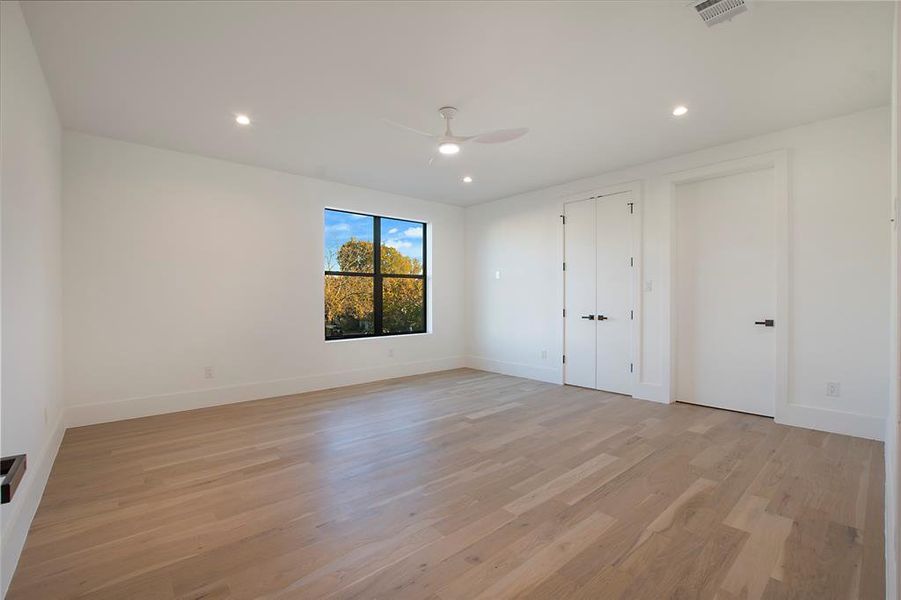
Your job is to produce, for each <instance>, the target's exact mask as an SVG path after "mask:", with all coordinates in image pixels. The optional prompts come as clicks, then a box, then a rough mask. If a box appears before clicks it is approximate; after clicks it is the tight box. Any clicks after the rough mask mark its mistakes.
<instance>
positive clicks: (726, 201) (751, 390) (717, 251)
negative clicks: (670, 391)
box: [675, 169, 784, 416]
mask: <svg viewBox="0 0 901 600" xmlns="http://www.w3.org/2000/svg"><path fill="white" fill-rule="evenodd" d="M675 219H676V256H675V266H676V289H675V293H676V303H677V304H676V357H675V363H676V364H675V366H676V399H677V400H679V401H682V402H691V403H695V404H704V405H707V406H715V407H719V408H727V409H731V410H739V411H742V412H749V413H754V414H759V415H767V416H773V414H774V406H775V393H776V392H775V390H776V385H775V361H776V337H775V335H774V328H772V327H765V326H761V325H755V321H763V320H765V319H772V318H774V315H775V312H776V250H775V249H776V243H775V235H776V232H775V196H774V190H773V171H772V169H765V170H760V171H754V172H750V173H740V174H736V175H730V176H726V177H718V178H715V179H708V180H704V181H699V182H694V183H688V184H680V185H678V186H677V188H676V207H675ZM775 326H776V327H779V326H784V324H780V323H778V322H777V323H775Z"/></svg>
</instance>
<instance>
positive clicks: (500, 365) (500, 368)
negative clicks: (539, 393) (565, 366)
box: [466, 356, 563, 384]
mask: <svg viewBox="0 0 901 600" xmlns="http://www.w3.org/2000/svg"><path fill="white" fill-rule="evenodd" d="M466 366H467V367H470V368H472V369H478V370H480V371H490V372H491V373H500V374H501V375H511V376H513V377H524V378H526V379H536V380H538V381H546V382H548V383H558V384H562V383H563V372H562V370H561V369H559V368H553V367H536V366H533V365H527V364H523V363H515V362H507V361H503V360H494V359H491V358H483V357H481V356H467V357H466Z"/></svg>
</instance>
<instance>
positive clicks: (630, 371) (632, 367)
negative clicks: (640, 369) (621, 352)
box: [629, 363, 635, 373]
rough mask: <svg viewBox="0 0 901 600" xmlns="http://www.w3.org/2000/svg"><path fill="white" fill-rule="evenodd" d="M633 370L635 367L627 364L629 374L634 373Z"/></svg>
mask: <svg viewBox="0 0 901 600" xmlns="http://www.w3.org/2000/svg"><path fill="white" fill-rule="evenodd" d="M634 370H635V365H633V364H632V363H629V373H632V372H634Z"/></svg>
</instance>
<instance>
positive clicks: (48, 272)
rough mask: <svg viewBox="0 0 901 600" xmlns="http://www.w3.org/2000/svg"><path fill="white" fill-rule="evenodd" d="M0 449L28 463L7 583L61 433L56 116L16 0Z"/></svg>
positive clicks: (0, 201)
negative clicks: (24, 456) (21, 456)
mask: <svg viewBox="0 0 901 600" xmlns="http://www.w3.org/2000/svg"><path fill="white" fill-rule="evenodd" d="M0 130H2V136H0V140H2V145H0V256H2V260H0V306H2V308H0V320H2V335H0V344H2V346H0V347H2V351H0V363H2V367H0V384H2V388H0V421H2V425H0V451H2V454H3V455H4V456H7V455H11V454H22V453H25V454H27V456H28V469H27V470H26V472H25V478H24V479H23V481H22V483H21V484H20V487H19V489H18V490H17V491H16V493H15V495H14V496H13V501H12V502H11V503H10V504H7V505H4V506H3V507H2V508H0V522H2V532H0V536H2V557H0V562H2V565H0V571H2V593H3V594H5V593H6V589H7V586H8V585H9V582H10V579H11V578H12V574H13V571H14V570H15V567H16V563H17V561H18V558H19V553H20V552H21V550H22V545H23V544H24V542H25V536H26V534H27V532H28V527H29V525H30V524H31V519H32V517H33V515H34V512H35V510H36V509H37V506H38V503H39V501H40V498H41V494H42V493H43V490H44V484H45V483H46V480H47V476H48V474H49V472H50V466H51V464H52V462H53V458H54V457H55V456H56V450H57V448H58V446H59V442H60V439H61V437H62V432H63V427H62V419H61V417H62V412H63V411H62V394H61V355H60V349H61V333H62V324H61V287H60V286H61V264H62V260H61V255H60V245H61V239H60V234H61V206H60V124H59V120H58V118H57V115H56V109H55V108H54V106H53V102H52V100H51V98H50V93H49V91H48V89H47V84H46V82H45V81H44V75H43V73H42V71H41V66H40V64H39V63H38V58H37V55H36V54H35V51H34V48H33V46H32V43H31V36H30V34H29V32H28V28H27V27H26V25H25V21H24V20H23V18H22V12H21V9H20V7H19V4H18V3H17V2H2V3H0Z"/></svg>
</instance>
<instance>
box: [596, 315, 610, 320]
mask: <svg viewBox="0 0 901 600" xmlns="http://www.w3.org/2000/svg"><path fill="white" fill-rule="evenodd" d="M608 320H609V317H605V316H604V315H598V321H608Z"/></svg>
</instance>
